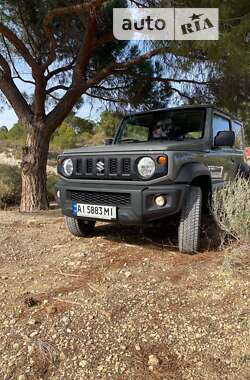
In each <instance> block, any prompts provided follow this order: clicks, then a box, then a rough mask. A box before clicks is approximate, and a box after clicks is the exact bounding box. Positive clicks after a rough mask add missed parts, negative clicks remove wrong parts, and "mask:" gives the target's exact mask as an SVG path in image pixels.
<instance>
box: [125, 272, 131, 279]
mask: <svg viewBox="0 0 250 380" xmlns="http://www.w3.org/2000/svg"><path fill="white" fill-rule="evenodd" d="M124 276H125V277H126V278H129V277H131V276H132V274H131V273H130V272H129V271H126V272H125V273H124Z"/></svg>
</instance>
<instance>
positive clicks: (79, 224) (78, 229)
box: [65, 216, 95, 237]
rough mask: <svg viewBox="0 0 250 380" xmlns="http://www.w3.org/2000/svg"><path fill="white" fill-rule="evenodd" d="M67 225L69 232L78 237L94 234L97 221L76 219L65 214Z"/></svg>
mask: <svg viewBox="0 0 250 380" xmlns="http://www.w3.org/2000/svg"><path fill="white" fill-rule="evenodd" d="M65 222H66V226H67V227H68V230H69V232H71V233H72V235H74V236H78V237H90V236H92V235H93V232H94V227H95V222H94V221H93V222H92V221H88V220H82V219H75V218H71V217H69V216H65Z"/></svg>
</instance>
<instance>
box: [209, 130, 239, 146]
mask: <svg viewBox="0 0 250 380" xmlns="http://www.w3.org/2000/svg"><path fill="white" fill-rule="evenodd" d="M234 144H235V133H234V132H233V131H221V132H218V134H217V136H215V138H214V146H215V147H218V146H234Z"/></svg>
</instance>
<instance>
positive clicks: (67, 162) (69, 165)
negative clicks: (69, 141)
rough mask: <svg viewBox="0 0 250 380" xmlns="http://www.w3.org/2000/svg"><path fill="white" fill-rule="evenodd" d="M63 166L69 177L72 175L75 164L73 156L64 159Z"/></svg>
mask: <svg viewBox="0 0 250 380" xmlns="http://www.w3.org/2000/svg"><path fill="white" fill-rule="evenodd" d="M62 168H63V172H64V174H65V175H66V176H67V177H70V176H71V175H72V173H73V169H74V166H73V161H72V160H71V158H67V159H66V160H64V161H63V164H62Z"/></svg>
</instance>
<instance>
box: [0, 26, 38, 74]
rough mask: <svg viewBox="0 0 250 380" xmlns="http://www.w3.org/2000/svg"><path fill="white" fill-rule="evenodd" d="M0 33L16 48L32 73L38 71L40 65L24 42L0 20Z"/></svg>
mask: <svg viewBox="0 0 250 380" xmlns="http://www.w3.org/2000/svg"><path fill="white" fill-rule="evenodd" d="M0 34H2V35H3V36H4V37H6V38H7V40H8V41H9V42H10V43H11V44H12V45H13V46H14V47H15V48H16V50H17V51H18V52H19V54H20V55H21V56H22V57H23V59H24V60H25V61H26V63H27V64H28V65H29V66H30V67H31V69H32V73H34V74H36V73H37V72H38V71H40V67H39V65H38V63H37V62H36V60H35V59H34V58H33V57H32V55H31V54H30V52H29V50H28V49H27V48H26V46H25V45H24V43H23V42H22V41H21V40H20V39H19V38H18V37H17V36H16V35H15V34H14V33H13V32H12V31H11V30H10V29H9V28H7V27H6V26H5V25H4V24H2V23H1V22H0Z"/></svg>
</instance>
